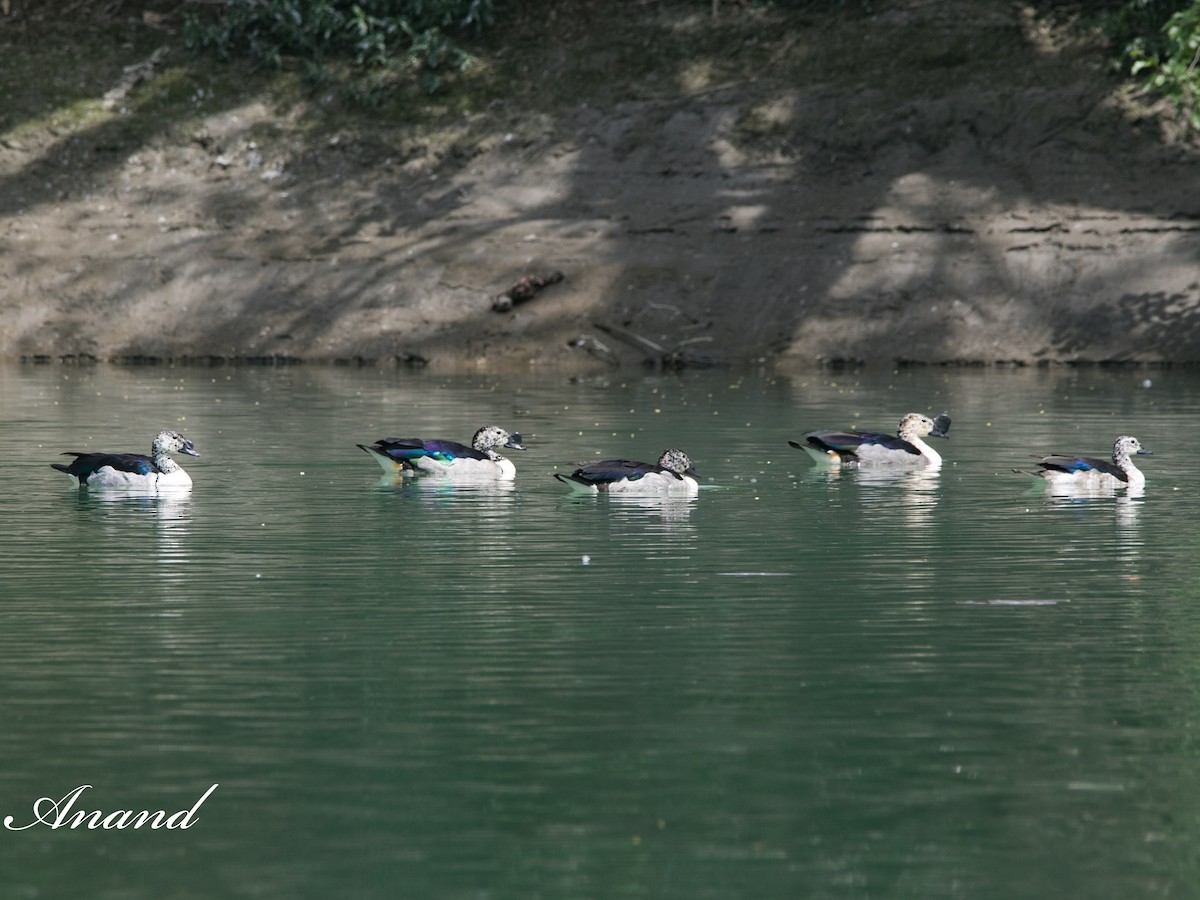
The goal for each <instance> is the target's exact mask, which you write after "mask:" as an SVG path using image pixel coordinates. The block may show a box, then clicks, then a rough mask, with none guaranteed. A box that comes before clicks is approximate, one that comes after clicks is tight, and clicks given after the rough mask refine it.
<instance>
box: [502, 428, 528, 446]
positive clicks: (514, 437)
mask: <svg viewBox="0 0 1200 900" xmlns="http://www.w3.org/2000/svg"><path fill="white" fill-rule="evenodd" d="M504 446H505V447H507V448H508V449H509V450H524V449H525V448H524V447H522V446H521V435H520V433H519V432H514V433H512V434H510V435H509V436H508V441H507V443H505V445H504Z"/></svg>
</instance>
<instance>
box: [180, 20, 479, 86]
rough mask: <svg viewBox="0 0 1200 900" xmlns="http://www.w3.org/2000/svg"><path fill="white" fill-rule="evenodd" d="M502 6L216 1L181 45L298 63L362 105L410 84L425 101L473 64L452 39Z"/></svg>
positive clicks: (192, 23)
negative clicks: (337, 78) (335, 79)
mask: <svg viewBox="0 0 1200 900" xmlns="http://www.w3.org/2000/svg"><path fill="white" fill-rule="evenodd" d="M502 2H503V0H224V4H223V7H221V9H220V11H219V12H218V13H217V14H216V15H209V16H207V17H203V18H202V17H200V16H198V15H196V14H189V15H188V17H187V18H186V20H185V23H184V40H185V43H186V44H187V46H188V47H189V48H190V49H192V50H194V51H197V52H201V51H209V52H214V53H216V54H217V55H218V56H219V57H221V58H222V59H230V58H233V57H236V56H249V57H250V58H251V59H253V60H255V61H257V62H259V63H262V64H265V65H268V66H276V67H278V66H281V65H283V63H284V60H285V59H293V60H296V61H298V62H299V63H300V65H301V66H302V67H303V69H304V71H305V73H306V75H307V76H308V77H309V78H310V79H311V80H312V81H313V82H315V83H323V82H326V81H328V80H330V79H331V77H332V74H331V73H332V71H333V70H334V69H337V70H338V71H345V70H347V69H348V71H349V73H350V74H349V76H348V77H347V78H346V79H344V82H343V83H344V86H345V88H346V89H347V91H348V92H349V93H350V95H351V96H352V97H354V98H355V99H356V100H358V101H360V102H363V103H366V104H368V105H375V104H377V103H379V102H380V101H381V99H382V97H383V95H384V94H385V93H386V92H387V91H388V90H389V88H391V87H394V86H396V85H397V84H398V83H400V82H403V81H406V80H408V79H415V80H416V81H417V83H418V84H420V86H421V87H422V88H423V89H424V90H426V91H427V92H429V93H433V92H434V91H436V90H437V89H438V88H440V87H441V86H442V84H443V81H444V78H445V77H446V76H447V75H448V74H452V73H454V72H461V71H463V70H465V69H466V68H467V67H468V66H469V65H470V64H471V62H472V61H473V60H472V57H471V55H470V54H469V53H468V52H467V51H466V50H465V49H464V48H463V47H462V46H461V45H460V44H459V43H458V42H457V40H456V39H457V38H459V37H461V36H463V35H467V34H471V33H477V32H479V31H481V30H482V29H483V28H485V27H486V26H488V25H490V24H492V21H493V19H494V17H495V13H496V9H497V7H498V6H499V5H500V4H501V3H502Z"/></svg>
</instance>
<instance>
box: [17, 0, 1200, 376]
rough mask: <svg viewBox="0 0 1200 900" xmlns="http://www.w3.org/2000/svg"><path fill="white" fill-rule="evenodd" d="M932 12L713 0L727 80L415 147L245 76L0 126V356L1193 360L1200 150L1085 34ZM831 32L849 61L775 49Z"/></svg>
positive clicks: (437, 360) (502, 122)
mask: <svg viewBox="0 0 1200 900" xmlns="http://www.w3.org/2000/svg"><path fill="white" fill-rule="evenodd" d="M682 5H686V4H680V3H676V4H669V3H668V4H665V6H666V7H672V6H674V7H680V6H682ZM693 5H695V4H693ZM585 6H586V7H587V9H588V10H589V11H590V15H592V16H594V17H596V16H599V17H603V16H604V15H606V13H605V11H604V10H605V6H604V5H603V4H590V5H588V4H585ZM701 6H702V7H703V8H704V9H705V10H706V11H707V9H708V4H701ZM955 6H956V10H955V14H948V13H947V12H946V7H947V5H946V4H941V3H922V2H908V3H894V4H878V7H879V12H878V13H877V14H876V15H875V16H873V17H872V19H871V21H870V26H869V28H870V32H869V36H868V38H867V39H866V40H864V39H863V38H862V30H863V25H862V23H861V22H860V21H859V22H856V21H840V20H837V19H832V18H829V17H808V18H806V17H802V16H799V15H796V14H793V15H790V16H785V15H783V14H781V13H772V14H768V13H765V12H762V11H755V10H750V11H742V10H739V9H737V8H736V7H727V9H726V11H725V12H724V13H723V14H724V15H727V16H741V17H742V18H741V20H740V21H739V22H738V23H737V27H738V29H739V32H738V34H739V35H741V37H742V39H743V40H746V41H753V42H754V46H755V49H756V51H762V50H764V49H766V50H767V51H768V52H767V53H766V54H765V55H763V56H760V57H759V58H760V59H765V60H766V61H767V62H766V64H765V65H761V66H760V68H759V69H758V70H756V71H755V72H754V74H753V75H743V76H741V77H737V78H732V79H730V78H723V79H712V78H710V79H707V80H706V79H705V78H703V77H702V76H696V77H694V78H692V79H691V80H688V79H684V78H675V79H664V84H661V85H659V86H657V87H656V88H655V89H654V90H640V91H637V92H633V93H634V95H631V97H630V98H629V99H626V100H619V99H618V100H606V101H604V102H598V101H594V100H589V99H588V98H584V99H581V100H580V102H578V103H576V104H574V105H571V106H568V107H562V106H557V107H555V108H553V109H548V110H543V109H535V108H528V107H523V108H521V109H508V110H502V111H500V112H497V111H496V110H495V109H489V110H488V111H485V112H482V113H478V114H476V116H475V117H474V120H471V117H464V122H463V123H460V124H456V125H455V126H454V127H450V126H447V127H446V128H445V129H443V131H442V132H441V134H440V136H439V137H438V139H428V138H427V139H423V140H422V141H419V142H408V143H406V142H404V141H403V140H402V138H400V137H398V136H397V135H396V134H395V133H394V132H389V133H382V132H380V133H375V132H372V130H371V129H370V127H369V121H368V122H364V125H363V128H362V130H361V131H355V132H351V133H347V132H346V131H345V130H344V129H343V130H339V131H337V132H335V133H323V134H319V135H316V136H314V135H313V134H312V133H311V132H310V131H305V130H304V128H303V126H304V125H305V124H306V123H305V122H304V121H303V116H302V113H301V112H300V111H297V112H296V114H295V115H294V116H288V115H280V114H279V113H278V112H276V111H272V110H270V109H268V108H267V107H266V106H265V105H264V104H263V103H261V102H256V101H246V102H243V103H241V104H240V105H238V106H236V107H229V108H224V109H219V110H212V111H210V112H205V113H204V116H203V119H202V120H201V122H200V124H199V125H197V126H195V127H189V128H187V129H183V128H174V129H168V130H166V131H165V132H164V133H163V134H161V135H159V136H156V137H155V138H153V139H151V140H148V141H147V140H140V141H137V142H129V141H125V140H123V139H121V138H120V137H119V136H114V132H113V128H114V126H113V125H112V123H109V124H107V125H106V124H99V125H91V126H89V127H80V128H77V129H67V130H65V131H64V130H57V131H56V130H54V129H45V130H42V131H31V132H27V133H24V134H23V136H22V137H21V138H20V139H11V138H9V139H6V140H4V141H2V142H0V357H9V358H12V357H26V358H28V357H33V356H39V355H42V356H47V357H51V358H57V357H60V356H85V357H96V358H100V359H135V358H145V357H158V358H181V357H221V358H263V357H291V358H300V359H310V360H329V359H371V360H381V361H388V362H390V361H393V360H396V361H399V362H402V363H403V362H408V363H416V364H425V363H428V364H430V365H432V366H436V367H440V368H446V369H458V368H464V367H472V366H482V367H492V368H498V367H511V366H520V367H525V366H528V365H531V364H532V365H541V366H566V367H571V368H574V367H580V368H587V367H599V366H605V365H609V364H612V363H640V362H642V361H643V360H644V359H647V358H651V359H655V360H659V361H661V360H662V359H664V358H668V359H671V360H684V361H685V362H688V363H692V364H697V363H703V362H708V361H717V362H727V363H739V362H745V361H757V360H762V359H765V360H768V361H771V362H774V363H778V364H780V365H805V364H809V363H812V362H829V361H832V360H848V359H863V360H868V361H886V362H891V361H893V360H897V359H902V360H912V361H923V362H943V361H949V360H956V361H972V362H984V363H994V362H997V361H1020V362H1024V363H1036V362H1038V361H1042V360H1058V361H1081V360H1136V361H1157V360H1169V361H1180V362H1181V361H1196V360H1200V265H1198V263H1200V175H1198V174H1197V173H1198V172H1200V167H1198V165H1197V164H1198V163H1200V145H1198V144H1197V142H1196V141H1195V139H1194V138H1189V137H1188V136H1186V135H1181V134H1180V133H1179V132H1178V130H1177V129H1175V128H1174V127H1173V126H1172V124H1171V119H1170V116H1169V110H1165V109H1163V108H1161V107H1158V108H1153V109H1151V108H1143V107H1142V106H1141V105H1140V101H1138V100H1137V99H1136V98H1134V96H1133V91H1132V90H1131V89H1130V88H1129V87H1128V86H1123V85H1121V84H1120V83H1118V82H1116V81H1113V80H1111V79H1108V78H1106V77H1105V76H1103V75H1102V74H1100V67H1101V66H1102V64H1103V61H1104V60H1103V55H1102V53H1101V52H1100V49H1099V48H1098V47H1096V46H1094V45H1092V44H1089V43H1087V42H1086V41H1082V42H1081V41H1080V40H1079V39H1078V38H1076V37H1064V34H1066V33H1065V32H1058V31H1055V30H1054V29H1053V28H1051V27H1048V26H1047V25H1046V23H1045V22H1043V21H1041V20H1039V19H1037V17H1035V16H1033V15H1032V14H1031V13H1030V11H1028V10H1022V9H1021V8H1020V7H1017V6H1014V5H1013V4H1011V3H1008V2H1000V0H996V2H992V0H978V2H973V3H970V4H956V5H955ZM965 6H970V7H972V8H973V10H974V14H973V15H962V14H959V13H960V12H961V10H962V8H963V7H965ZM610 8H611V7H610ZM668 11H670V10H668ZM676 12H677V10H676ZM609 14H611V13H609ZM664 14H665V13H664ZM688 21H689V22H690V27H696V28H700V27H711V25H710V24H709V23H706V21H705V17H704V16H702V15H696V16H694V17H693V18H692V19H691V20H688ZM589 24H590V27H592V28H596V27H599V26H602V25H603V23H602V22H595V21H593V22H591V23H589ZM856 30H857V31H856ZM746 35H749V37H746ZM914 36H919V43H918V38H917V37H914ZM8 46H9V49H12V48H13V46H14V45H13V44H11V43H10V44H9V45H8ZM829 46H834V47H839V46H840V47H842V48H854V49H855V52H856V53H858V54H860V55H859V56H858V57H855V58H853V59H850V60H848V61H847V62H846V63H845V65H843V66H840V67H838V68H836V69H834V68H833V67H831V66H829V65H828V63H826V64H824V65H815V66H813V65H806V64H805V61H804V60H805V57H806V54H808V53H810V51H811V48H813V47H829ZM573 52H576V51H573V50H572V48H570V47H569V46H568V47H559V48H556V50H555V52H554V53H549V54H547V56H546V58H544V59H541V60H539V65H542V66H544V68H542V69H540V70H535V71H534V72H533V73H532V76H531V77H534V78H555V77H559V73H558V70H556V69H555V67H556V66H558V67H560V68H561V69H562V71H566V69H565V67H566V66H568V64H569V61H570V58H571V55H572V53H573ZM844 52H849V51H844ZM169 59H170V57H168V59H167V62H166V63H164V64H163V65H164V66H167V65H169ZM153 85H154V81H153V80H152V79H151V80H149V81H147V82H146V83H145V84H141V85H138V86H135V87H133V88H132V89H131V91H130V92H129V97H128V98H126V100H125V101H122V102H127V103H128V106H133V105H134V102H133V101H134V100H136V98H137V96H138V92H139V91H141V92H145V91H149V90H151V89H152V86H153ZM119 108H121V107H119ZM126 108H128V107H126ZM126 115H136V112H128V113H126ZM6 124H7V125H11V124H12V123H11V122H10V123H6ZM264 129H265V132H264ZM264 133H266V134H267V137H264V136H263V135H264ZM555 270H558V271H561V272H562V273H563V274H564V276H565V278H564V280H563V281H562V282H560V283H558V284H555V285H553V286H551V287H548V288H546V289H545V290H544V291H542V292H541V293H539V294H537V296H535V297H534V298H533V299H532V300H529V301H528V302H525V303H520V304H517V305H516V306H514V307H513V308H512V309H511V310H509V311H507V312H503V313H497V312H494V311H493V310H492V298H493V297H494V296H495V295H496V294H497V293H499V292H501V291H503V290H504V289H506V288H507V287H509V286H510V285H512V284H513V283H514V282H515V281H516V280H517V279H518V278H520V277H521V276H523V275H526V274H531V273H532V274H544V273H548V272H551V271H555ZM572 344H574V345H575V346H572Z"/></svg>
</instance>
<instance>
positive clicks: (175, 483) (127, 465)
mask: <svg viewBox="0 0 1200 900" xmlns="http://www.w3.org/2000/svg"><path fill="white" fill-rule="evenodd" d="M150 453H151V455H150V456H142V455H141V454H140V453H79V452H67V453H64V454H63V456H74V457H75V459H73V460H72V461H71V462H70V464H68V465H65V466H64V465H60V464H59V463H51V464H50V465H51V466H52V467H53V468H55V469H58V470H59V471H60V472H65V473H66V474H68V475H70V476H71V477H72V478H74V479H75V482H76V484H77V485H78V486H79V487H81V488H82V487H86V488H89V489H91V490H114V491H128V492H138V491H140V492H145V493H157V492H158V491H172V490H187V489H189V488H191V486H192V479H191V476H190V475H188V473H187V472H185V471H184V470H183V467H182V466H180V465H179V464H178V463H177V462H175V460H173V459H171V456H170V454H171V453H186V454H187V455H188V456H199V455H200V454H199V453H198V452H197V451H196V448H195V447H193V446H192V442H191V441H189V440H188V439H187V438H185V437H184V436H183V435H182V434H180V433H179V432H178V431H161V432H159V433H158V435H157V436H156V437H155V438H154V442H153V443H152V444H151V447H150Z"/></svg>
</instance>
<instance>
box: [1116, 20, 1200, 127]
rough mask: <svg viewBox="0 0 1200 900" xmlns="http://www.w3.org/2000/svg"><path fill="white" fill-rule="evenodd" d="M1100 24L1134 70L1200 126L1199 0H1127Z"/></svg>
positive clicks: (1129, 66)
mask: <svg viewBox="0 0 1200 900" xmlns="http://www.w3.org/2000/svg"><path fill="white" fill-rule="evenodd" d="M1101 27H1102V28H1103V30H1104V32H1105V34H1106V35H1107V36H1108V37H1109V39H1110V40H1112V41H1114V42H1115V43H1116V44H1117V46H1118V47H1119V48H1120V53H1121V59H1122V62H1123V64H1124V65H1125V66H1127V67H1128V71H1129V73H1130V74H1131V75H1134V76H1139V77H1142V78H1144V79H1145V82H1146V84H1147V86H1148V87H1150V88H1151V89H1152V90H1154V91H1155V92H1157V93H1159V94H1162V95H1164V96H1166V97H1170V98H1171V99H1172V100H1174V101H1175V104H1176V106H1177V107H1178V109H1179V111H1180V113H1181V114H1182V115H1184V116H1186V117H1187V119H1188V121H1189V122H1190V123H1191V124H1192V127H1194V128H1197V129H1200V0H1126V2H1125V3H1122V4H1121V6H1120V7H1119V8H1118V9H1117V10H1116V11H1115V12H1113V13H1111V14H1109V15H1108V16H1107V17H1106V18H1105V19H1104V21H1103V23H1102V26H1101Z"/></svg>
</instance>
